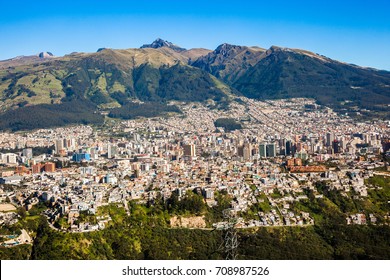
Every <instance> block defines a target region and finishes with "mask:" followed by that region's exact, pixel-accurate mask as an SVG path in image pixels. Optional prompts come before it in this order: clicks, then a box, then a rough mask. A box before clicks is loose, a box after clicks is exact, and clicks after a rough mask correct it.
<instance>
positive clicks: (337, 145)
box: [333, 140, 340, 154]
mask: <svg viewBox="0 0 390 280" xmlns="http://www.w3.org/2000/svg"><path fill="white" fill-rule="evenodd" d="M333 152H334V153H335V154H338V153H340V142H339V141H337V140H334V141H333Z"/></svg>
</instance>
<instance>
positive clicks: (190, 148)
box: [183, 144, 196, 157]
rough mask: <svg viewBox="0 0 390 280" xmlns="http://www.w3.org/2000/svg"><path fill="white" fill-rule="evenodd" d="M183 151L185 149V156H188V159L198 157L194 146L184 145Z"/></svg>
mask: <svg viewBox="0 0 390 280" xmlns="http://www.w3.org/2000/svg"><path fill="white" fill-rule="evenodd" d="M183 149H184V156H187V157H194V156H196V150H195V145H194V144H189V145H184V146H183Z"/></svg>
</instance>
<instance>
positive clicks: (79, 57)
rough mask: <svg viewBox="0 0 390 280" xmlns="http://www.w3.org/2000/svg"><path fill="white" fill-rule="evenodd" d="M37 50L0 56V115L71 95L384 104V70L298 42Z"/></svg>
mask: <svg viewBox="0 0 390 280" xmlns="http://www.w3.org/2000/svg"><path fill="white" fill-rule="evenodd" d="M41 54H42V55H41V57H39V54H38V55H36V56H33V58H31V59H24V58H23V57H21V58H16V59H14V60H12V59H11V60H6V61H0V105H1V112H0V114H2V115H0V119H1V118H4V117H5V116H6V115H5V114H6V113H7V112H8V111H9V110H18V111H21V108H23V107H26V106H29V107H34V106H38V107H37V108H38V110H39V108H41V107H39V106H41V105H45V104H46V105H45V106H46V107H45V110H46V109H47V106H48V107H50V106H51V105H55V104H63V103H66V102H71V101H72V100H79V101H78V102H79V103H80V102H81V103H83V102H87V104H86V106H84V107H85V108H87V111H90V112H91V114H95V110H91V108H92V107H93V106H91V104H95V105H94V106H96V110H111V109H113V108H119V107H122V106H125V105H126V104H128V102H132V101H134V100H140V101H142V102H162V103H166V102H169V101H171V100H177V101H184V102H189V101H191V102H192V101H197V102H203V101H207V100H210V99H211V100H214V101H217V102H221V104H222V103H223V104H226V102H227V103H229V102H230V101H231V100H232V99H234V96H240V95H243V96H246V97H249V98H257V99H274V98H295V97H309V98H314V99H316V100H317V102H319V103H320V104H322V105H326V106H330V107H332V108H334V109H337V110H344V111H345V110H347V111H348V110H352V109H353V108H355V107H358V108H361V109H368V110H371V111H372V112H386V110H387V105H388V104H390V72H388V71H384V70H376V69H370V68H364V67H360V66H356V65H352V64H346V63H343V62H339V61H336V60H332V59H331V58H328V57H325V56H322V55H320V54H316V53H313V52H310V51H306V50H301V49H293V48H285V47H278V46H271V47H270V48H269V49H263V48H260V47H247V46H238V45H232V44H227V43H224V44H221V45H219V46H218V47H217V48H216V49H215V50H213V51H211V50H207V49H202V48H195V49H188V50H187V49H185V48H181V47H179V46H177V45H175V44H173V43H170V42H168V41H164V40H162V39H157V40H156V41H154V42H153V43H152V44H145V45H143V46H141V48H130V49H111V48H100V49H99V50H98V52H94V53H80V52H74V53H71V54H68V55H65V56H62V57H55V56H53V55H52V54H51V53H50V54H49V52H46V53H41ZM10 61H11V62H13V63H14V64H12V63H11V64H10ZM229 100H230V101H229ZM65 107H66V106H65ZM127 107H128V108H130V107H131V106H127ZM60 108H61V107H60ZM31 110H33V109H29V111H31ZM22 111H23V110H22ZM380 115H382V116H383V113H380ZM387 115H388V114H387ZM12 116H13V117H15V114H13V115H12ZM385 116H386V114H385ZM89 117H91V118H92V115H91V116H89ZM89 117H84V119H85V120H88V119H90V118H89ZM24 120H25V119H24ZM4 128H6V126H5V127H4Z"/></svg>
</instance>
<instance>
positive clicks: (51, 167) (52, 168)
mask: <svg viewBox="0 0 390 280" xmlns="http://www.w3.org/2000/svg"><path fill="white" fill-rule="evenodd" d="M55 171H56V165H55V164H54V162H46V163H45V172H55Z"/></svg>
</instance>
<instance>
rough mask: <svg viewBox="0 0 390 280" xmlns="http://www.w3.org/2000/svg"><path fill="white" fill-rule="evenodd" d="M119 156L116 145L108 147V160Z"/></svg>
mask: <svg viewBox="0 0 390 280" xmlns="http://www.w3.org/2000/svg"><path fill="white" fill-rule="evenodd" d="M116 154H117V147H116V146H114V145H111V144H110V145H108V149H107V157H108V158H114V157H115V156H116Z"/></svg>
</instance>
